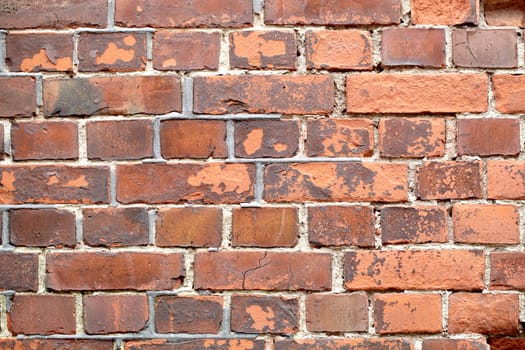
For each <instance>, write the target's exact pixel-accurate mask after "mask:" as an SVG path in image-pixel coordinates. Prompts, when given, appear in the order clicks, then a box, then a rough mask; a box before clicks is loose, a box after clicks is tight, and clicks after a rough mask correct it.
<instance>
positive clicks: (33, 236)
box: [9, 209, 77, 247]
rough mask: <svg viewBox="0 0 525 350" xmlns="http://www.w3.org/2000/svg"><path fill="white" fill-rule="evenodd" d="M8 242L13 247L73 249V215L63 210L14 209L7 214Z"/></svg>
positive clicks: (74, 223) (74, 225)
mask: <svg viewBox="0 0 525 350" xmlns="http://www.w3.org/2000/svg"><path fill="white" fill-rule="evenodd" d="M9 231H10V234H9V240H10V242H11V244H13V245H15V246H26V247H49V246H58V247H63V246H65V247H74V246H75V245H76V243H77V242H76V222H75V214H73V213H72V212H69V211H67V210H63V209H14V210H11V211H10V212H9Z"/></svg>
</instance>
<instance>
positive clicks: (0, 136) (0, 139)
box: [0, 124, 5, 160]
mask: <svg viewBox="0 0 525 350" xmlns="http://www.w3.org/2000/svg"><path fill="white" fill-rule="evenodd" d="M4 157H5V149H4V125H3V124H0V160H2V159H4Z"/></svg>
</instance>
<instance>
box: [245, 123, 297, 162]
mask: <svg viewBox="0 0 525 350" xmlns="http://www.w3.org/2000/svg"><path fill="white" fill-rule="evenodd" d="M298 145H299V124H298V122H297V121H295V120H251V121H240V122H236V123H235V156H237V157H240V158H262V157H271V158H284V157H292V156H294V155H295V154H296V153H297V148H298Z"/></svg>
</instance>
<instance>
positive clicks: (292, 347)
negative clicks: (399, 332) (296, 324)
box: [275, 338, 414, 350]
mask: <svg viewBox="0 0 525 350" xmlns="http://www.w3.org/2000/svg"><path fill="white" fill-rule="evenodd" d="M317 349H326V350H346V349H352V350H354V349H355V350H365V349H366V350H372V349H378V350H379V349H381V350H383V349H384V350H414V344H413V343H412V342H411V341H410V340H408V339H406V340H405V339H397V338H386V339H385V338H383V339H380V338H339V339H337V338H335V339H334V338H332V339H330V338H310V339H296V340H291V339H284V340H277V341H276V342H275V350H317Z"/></svg>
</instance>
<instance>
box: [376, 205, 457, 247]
mask: <svg viewBox="0 0 525 350" xmlns="http://www.w3.org/2000/svg"><path fill="white" fill-rule="evenodd" d="M381 234H382V240H383V244H399V243H410V244H414V243H415V244H417V243H446V242H448V214H447V211H446V208H442V207H428V206H419V207H385V208H383V209H382V210H381Z"/></svg>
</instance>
